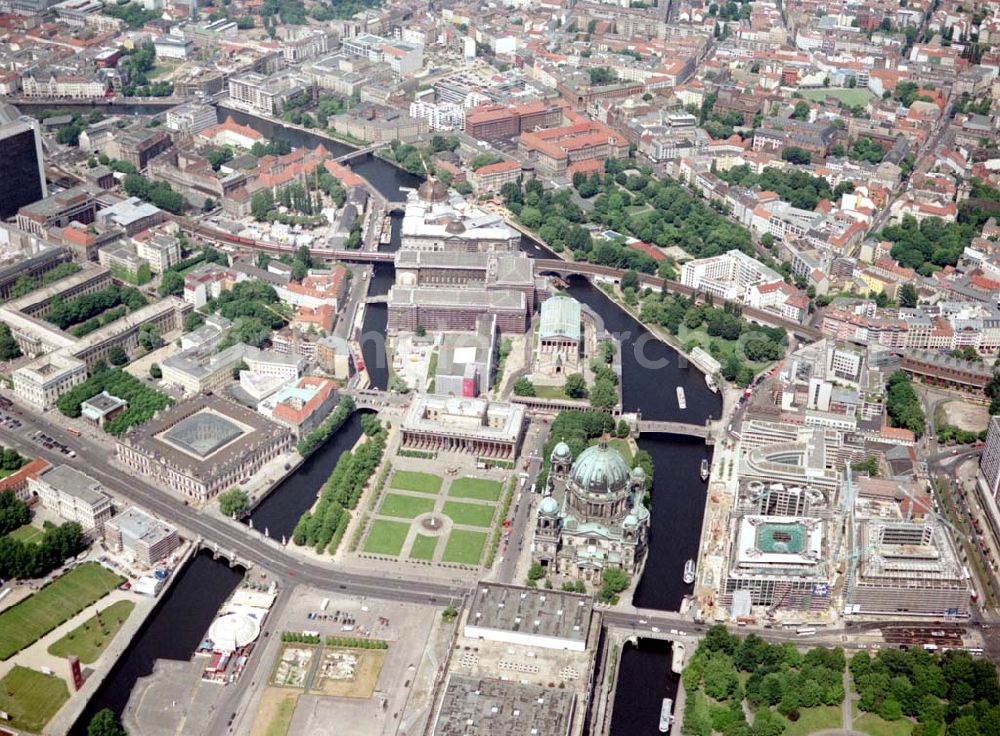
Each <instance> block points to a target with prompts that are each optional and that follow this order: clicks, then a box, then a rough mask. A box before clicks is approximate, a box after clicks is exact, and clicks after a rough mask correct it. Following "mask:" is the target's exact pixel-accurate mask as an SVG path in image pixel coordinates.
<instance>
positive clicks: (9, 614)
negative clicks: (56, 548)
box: [0, 562, 125, 659]
mask: <svg viewBox="0 0 1000 736" xmlns="http://www.w3.org/2000/svg"><path fill="white" fill-rule="evenodd" d="M124 580H125V579H124V578H122V577H119V576H118V575H115V574H114V573H113V572H111V571H110V570H107V569H105V568H103V567H101V566H100V565H98V564H97V563H94V562H89V563H87V564H85V565H80V566H79V567H77V568H75V569H73V570H71V571H70V572H68V573H66V574H65V575H63V576H62V577H61V578H59V579H58V580H56V581H55V582H54V583H49V584H48V585H46V586H45V587H44V588H42V589H41V590H40V591H38V592H37V593H35V594H33V595H31V596H29V597H27V598H25V599H24V600H23V601H21V602H20V603H17V604H16V605H14V606H11V607H10V608H8V609H7V610H6V611H4V612H3V613H0V659H10V657H11V656H13V655H14V654H16V653H17V652H19V651H21V650H22V649H24V648H25V647H26V646H28V645H29V644H31V643H32V642H34V641H37V640H38V639H39V638H40V637H42V636H44V635H45V634H47V633H48V632H50V631H52V629H54V628H55V627H56V626H58V625H59V624H61V623H62V622H63V621H65V620H67V619H68V618H70V617H71V616H74V615H76V614H77V613H79V612H80V611H82V610H83V609H84V608H86V607H87V606H89V605H90V604H91V603H93V602H95V601H97V600H100V599H101V598H103V597H104V596H105V595H106V594H107V593H108V592H109V591H112V590H114V589H115V588H117V587H118V586H119V585H121V584H122V583H123V582H124Z"/></svg>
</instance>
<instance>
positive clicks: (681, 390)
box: [677, 386, 688, 409]
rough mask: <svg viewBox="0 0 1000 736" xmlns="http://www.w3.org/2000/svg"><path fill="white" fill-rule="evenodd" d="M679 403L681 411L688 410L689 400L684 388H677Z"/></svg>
mask: <svg viewBox="0 0 1000 736" xmlns="http://www.w3.org/2000/svg"><path fill="white" fill-rule="evenodd" d="M677 403H678V404H679V405H680V407H681V409H687V408H688V405H687V399H685V398H684V387H683V386H678V387H677Z"/></svg>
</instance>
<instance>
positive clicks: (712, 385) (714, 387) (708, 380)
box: [705, 373, 719, 394]
mask: <svg viewBox="0 0 1000 736" xmlns="http://www.w3.org/2000/svg"><path fill="white" fill-rule="evenodd" d="M705 385H706V386H708V390H709V391H711V392H712V393H713V394H717V393H719V385H718V384H717V383H716V382H715V379H714V378H712V374H711V373H706V374H705Z"/></svg>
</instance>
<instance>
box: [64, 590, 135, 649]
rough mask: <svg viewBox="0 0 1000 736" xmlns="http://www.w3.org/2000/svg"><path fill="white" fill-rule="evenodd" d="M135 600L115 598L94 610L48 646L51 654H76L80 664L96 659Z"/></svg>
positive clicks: (123, 620)
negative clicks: (95, 611)
mask: <svg viewBox="0 0 1000 736" xmlns="http://www.w3.org/2000/svg"><path fill="white" fill-rule="evenodd" d="M134 608H135V603H133V602H132V601H116V602H115V603H112V604H111V605H110V606H108V607H107V608H105V609H104V610H102V611H100V612H99V613H98V614H96V615H94V616H92V617H91V618H89V619H87V620H86V621H84V622H83V623H82V624H80V625H79V626H77V627H76V628H75V629H73V630H72V631H70V632H69V633H68V634H66V636H64V637H63V638H62V639H60V640H59V641H57V642H54V643H53V644H52V645H51V646H50V647H49V654H51V655H52V656H54V657H67V658H69V657H71V656H73V655H76V656H77V657H79V658H80V661H81V662H82V663H83V664H91V663H92V662H96V661H97V658H98V657H100V656H101V653H102V652H103V651H104V650H105V649H106V648H107V647H108V645H109V644H110V643H111V642H112V641H113V640H114V638H115V635H116V634H117V633H118V630H119V629H121V627H122V626H123V625H124V624H125V621H127V620H128V617H129V616H130V615H131V614H132V610H133V609H134Z"/></svg>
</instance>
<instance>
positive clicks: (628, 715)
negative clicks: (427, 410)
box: [77, 111, 721, 734]
mask: <svg viewBox="0 0 1000 736" xmlns="http://www.w3.org/2000/svg"><path fill="white" fill-rule="evenodd" d="M221 112H222V114H223V115H232V117H233V119H234V120H236V122H239V123H241V124H244V125H249V126H250V127H252V128H254V129H255V130H257V131H259V132H260V133H262V134H263V135H265V136H267V137H280V138H284V139H287V140H289V141H290V142H291V143H292V145H295V146H301V145H307V146H310V147H312V148H315V147H316V146H317V145H319V144H321V143H322V144H323V145H324V146H326V148H327V149H328V150H329V151H330V152H331V153H332V154H333V155H335V156H339V155H342V154H344V153H347V152H349V151H350V148H349V147H347V146H345V145H344V144H342V143H339V142H336V141H331V140H329V139H326V138H325V137H320V136H318V135H316V134H315V133H311V132H308V131H302V130H297V129H294V128H288V127H286V126H284V125H281V124H277V123H274V122H271V121H268V120H263V119H261V118H257V117H255V116H252V115H248V114H246V113H242V112H235V111H221ZM353 168H354V170H355V171H356V172H357V173H359V174H361V175H362V176H364V177H365V178H366V179H367V180H368V181H369V182H370V183H371V184H372V185H373V186H374V187H376V188H377V189H378V190H379V191H380V192H381V193H382V194H383V195H384V196H386V197H387V198H389V199H392V200H400V199H402V198H403V195H402V193H401V192H400V188H401V187H409V188H413V187H416V186H419V183H420V178H419V177H416V176H414V175H412V174H409V173H408V172H405V171H402V170H400V169H397V168H395V167H393V166H390V165H389V164H387V163H386V162H384V161H382V160H380V159H378V158H376V157H372V156H368V157H366V158H365V159H363V160H361V161H357V162H355V163H354V164H353ZM394 225H395V226H394V228H393V230H394V232H393V243H391V244H390V245H389V246H388V247H387V248H386V249H387V250H391V249H393V248H398V247H399V232H398V230H399V222H398V219H397V220H396V222H395V223H394ZM524 248H525V250H526V251H527V252H528V253H529V254H530V255H533V256H545V257H551V254H550V253H549V252H548V251H547V250H546V249H544V248H543V247H542V246H540V245H538V244H537V243H534V242H532V241H530V240H527V241H526V242H525V246H524ZM392 282H393V270H392V267H391V265H388V264H379V265H376V266H375V269H374V272H373V275H372V283H371V289H370V293H371V294H384V293H386V292H387V291H388V289H389V287H390V286H391V285H392ZM569 283H570V285H569V293H570V294H571V295H572V296H573V297H574V298H576V299H578V300H579V301H581V302H583V303H585V304H587V305H588V306H589V307H590V308H591V309H593V310H594V311H595V312H596V313H597V314H598V315H600V317H601V318H602V319H603V321H604V327H605V329H607V330H609V331H611V332H612V333H614V334H616V335H617V336H618V337H619V339H620V340H621V341H622V376H623V386H624V392H623V403H624V408H625V410H626V411H640V412H641V413H642V416H643V417H644V418H646V419H660V420H674V421H684V422H689V423H695V424H700V423H703V422H705V421H706V420H707V419H709V418H716V417H718V416H719V413H720V411H721V400H720V398H719V397H718V396H717V395H715V394H713V393H712V392H710V391H709V390H708V388H707V387H706V385H705V382H704V378H703V376H702V374H701V373H700V372H699V371H697V370H696V369H694V368H693V367H689V366H686V365H684V364H683V360H682V358H680V356H679V355H678V354H677V353H676V351H674V350H673V349H672V348H670V347H669V346H667V345H665V344H663V343H662V342H659V341H658V340H655V339H653V338H652V336H651V335H650V334H649V332H648V331H647V330H646V329H645V328H643V327H642V325H640V324H639V323H638V322H637V321H636V320H635V319H633V318H632V317H631V316H629V315H628V314H627V313H625V312H624V311H623V310H622V309H620V308H619V307H618V306H617V305H615V304H614V303H612V302H611V300H610V299H609V298H608V297H607V296H606V295H605V294H604V293H603V292H602V291H601V290H600V289H598V288H596V287H594V286H593V285H592V284H590V283H589V282H588V281H586V280H585V279H581V278H571V279H570V282H569ZM386 316H387V311H386V306H385V305H383V304H370V305H367V309H366V313H365V320H364V325H363V338H365V339H364V340H363V342H362V352H363V355H364V359H365V363H366V365H367V367H368V370H369V373H370V375H371V378H372V385H373V386H375V387H377V388H385V387H386V385H387V381H388V366H387V365H386V361H385V357H384V350H382V352H381V355H380V354H379V351H380V350H381V344H382V343H381V342H380V341H379V340H377V339H374V338H373V336H381V338H382V340H384V335H385V325H386ZM677 386H682V387H683V388H684V393H685V397H686V403H687V408H686V409H685V410H681V409H680V407H679V405H678V402H677V395H676V387H677ZM359 436H360V419H359V417H358V415H355V416H354V417H352V418H351V419H350V420H349V421H348V422H347V423H346V424H345V425H344V427H343V428H341V430H340V431H339V432H338V433H336V434H335V435H334V437H332V438H331V439H330V440H329V441H328V442H327V444H326V445H325V446H324V447H323V448H322V449H320V450H317V452H316V453H315V454H314V455H313V456H312V457H311V458H309V460H307V461H306V462H305V463H304V464H303V465H302V466H300V468H299V469H298V470H297V471H296V472H295V473H294V474H293V475H292V476H290V477H289V478H288V479H286V480H285V481H284V482H283V483H282V484H281V485H280V486H279V487H278V488H277V489H275V491H273V492H272V493H271V495H270V496H269V497H268V498H267V499H266V500H265V501H264V502H263V503H262V504H261V505H260V506H259V507H258V509H257V510H256V511H255V512H254V514H253V521H254V526H255V527H256V528H257V529H260V530H263V528H264V527H266V528H267V530H268V532H269V534H270V535H271V536H272V537H276V538H279V539H280V537H281V535H282V534H284V535H286V536H290V534H291V531H292V529H293V528H294V526H295V522H296V521H297V520H298V518H299V516H300V515H301V513H302V512H303V511H305V510H306V509H307V508H308V507H309V506H310V505H311V504H312V502H313V501H314V499H315V496H316V492H317V491H318V490H319V488H320V487H321V486H322V484H323V482H324V481H325V480H326V478H327V477H328V476H329V473H330V471H332V469H333V466H334V465H335V464H336V461H337V458H338V457H339V456H340V453H341V452H342V451H343V450H344V449H348V448H349V447H351V446H352V445H353V444H354V442H355V441H356V440H357V438H358V437H359ZM639 446H640V447H641V448H642V449H644V450H646V451H648V452H649V453H650V455H651V456H652V458H653V463H654V465H655V468H656V471H655V476H654V488H653V508H652V518H651V522H652V523H651V533H650V549H649V557H648V560H647V563H646V568H645V572H644V574H643V577H642V579H641V581H640V582H639V585H638V588H637V591H636V595H635V603H636V605H638V606H641V607H649V608H658V609H664V610H676V609H677V607H678V606H679V604H680V602H681V599H682V598H683V596H684V595H685V594H686V593H687V592H689V589H690V586H686V585H684V583H683V580H682V578H681V575H682V571H683V567H684V562H685V561H686V560H687V559H688V558H692V557H695V556H696V554H697V551H698V543H699V535H700V530H701V523H702V515H703V510H704V502H705V484H704V483H702V481H701V478H700V477H699V469H700V465H701V460H702V459H703V458H708V459H710V458H711V451H710V448H708V447H707V446H706V445H705V444H704V443H703V442H702V441H701V440H697V439H693V438H687V437H678V436H675V435H655V434H653V435H646V436H643V437H642V438H640V440H639ZM239 577H240V573H239V572H237V571H234V570H231V569H230V568H229V567H228V565H226V564H225V563H224V562H221V561H220V562H214V561H212V559H211V558H210V557H206V556H204V555H199V556H198V557H197V558H196V559H195V560H194V561H193V562H192V563H191V564H190V565H189V566H188V567H187V569H186V570H184V571H183V572H182V573H181V577H180V579H178V580H177V581H176V582H175V584H174V586H173V588H172V589H171V591H170V592H169V593H168V594H167V597H166V599H165V600H164V601H162V602H161V604H160V605H159V607H158V608H157V610H156V611H155V612H154V614H153V616H152V617H151V618H150V620H149V621H148V622H147V624H146V625H145V626H144V629H143V631H142V632H141V633H140V635H139V637H138V638H137V640H136V642H135V643H134V644H133V646H132V647H131V648H130V649H129V651H128V653H127V655H126V656H125V658H124V659H123V660H122V661H120V662H119V663H118V665H116V667H115V670H114V671H113V672H112V676H111V677H110V678H109V680H108V681H107V682H106V683H105V685H104V686H102V688H101V689H100V690H99V691H98V694H97V696H95V698H94V700H93V702H92V704H91V706H90V707H88V710H87V713H93V712H96V711H97V710H99V709H100V708H102V707H111V708H112V709H113V710H115V711H116V712H119V713H120V712H121V709H122V708H123V707H124V705H125V703H126V702H127V699H128V694H129V692H130V691H131V689H132V686H133V685H134V683H135V679H136V678H137V677H138V676H141V675H142V674H144V673H147V672H148V671H149V668H150V667H151V666H152V662H153V660H154V659H155V658H156V657H166V658H179V659H185V658H187V657H189V656H190V655H191V653H192V652H193V651H194V648H195V647H196V646H197V644H198V641H199V640H200V637H201V636H202V635H203V634H204V633H205V631H206V630H207V627H208V624H209V623H210V621H211V619H212V616H213V615H214V614H215V611H216V610H217V608H218V606H219V604H220V603H221V602H222V601H223V600H224V599H225V597H226V596H227V595H228V594H229V592H231V591H232V589H233V588H234V587H235V586H236V584H237V583H238V581H239ZM668 675H669V648H668V647H667V646H666V645H665V644H662V643H658V642H652V641H648V640H643V641H642V642H641V644H640V646H639V648H638V649H635V648H633V647H627V648H626V651H625V652H624V654H623V659H622V663H621V667H620V673H619V687H618V695H617V699H616V706H615V715H614V720H613V729H612V733H615V734H618V733H634V734H645V733H650V734H652V733H657V730H656V725H657V722H658V719H659V708H660V702H661V700H662V698H663V697H667V696H669V697H673V692H672V691H671V689H670V688H671V687H672V688H674V690H675V689H676V682H675V681H674V684H673V685H672V686H671V685H670V681H671V680H670V677H668ZM650 683H663V687H662V688H661V687H660V686H659V685H658V684H657V685H655V686H650ZM87 720H89V716H88V717H87V718H86V719H83V720H81V723H83V724H85V723H86V722H87ZM650 729H651V730H650ZM77 732H80V731H79V729H77ZM81 733H82V732H81Z"/></svg>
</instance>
